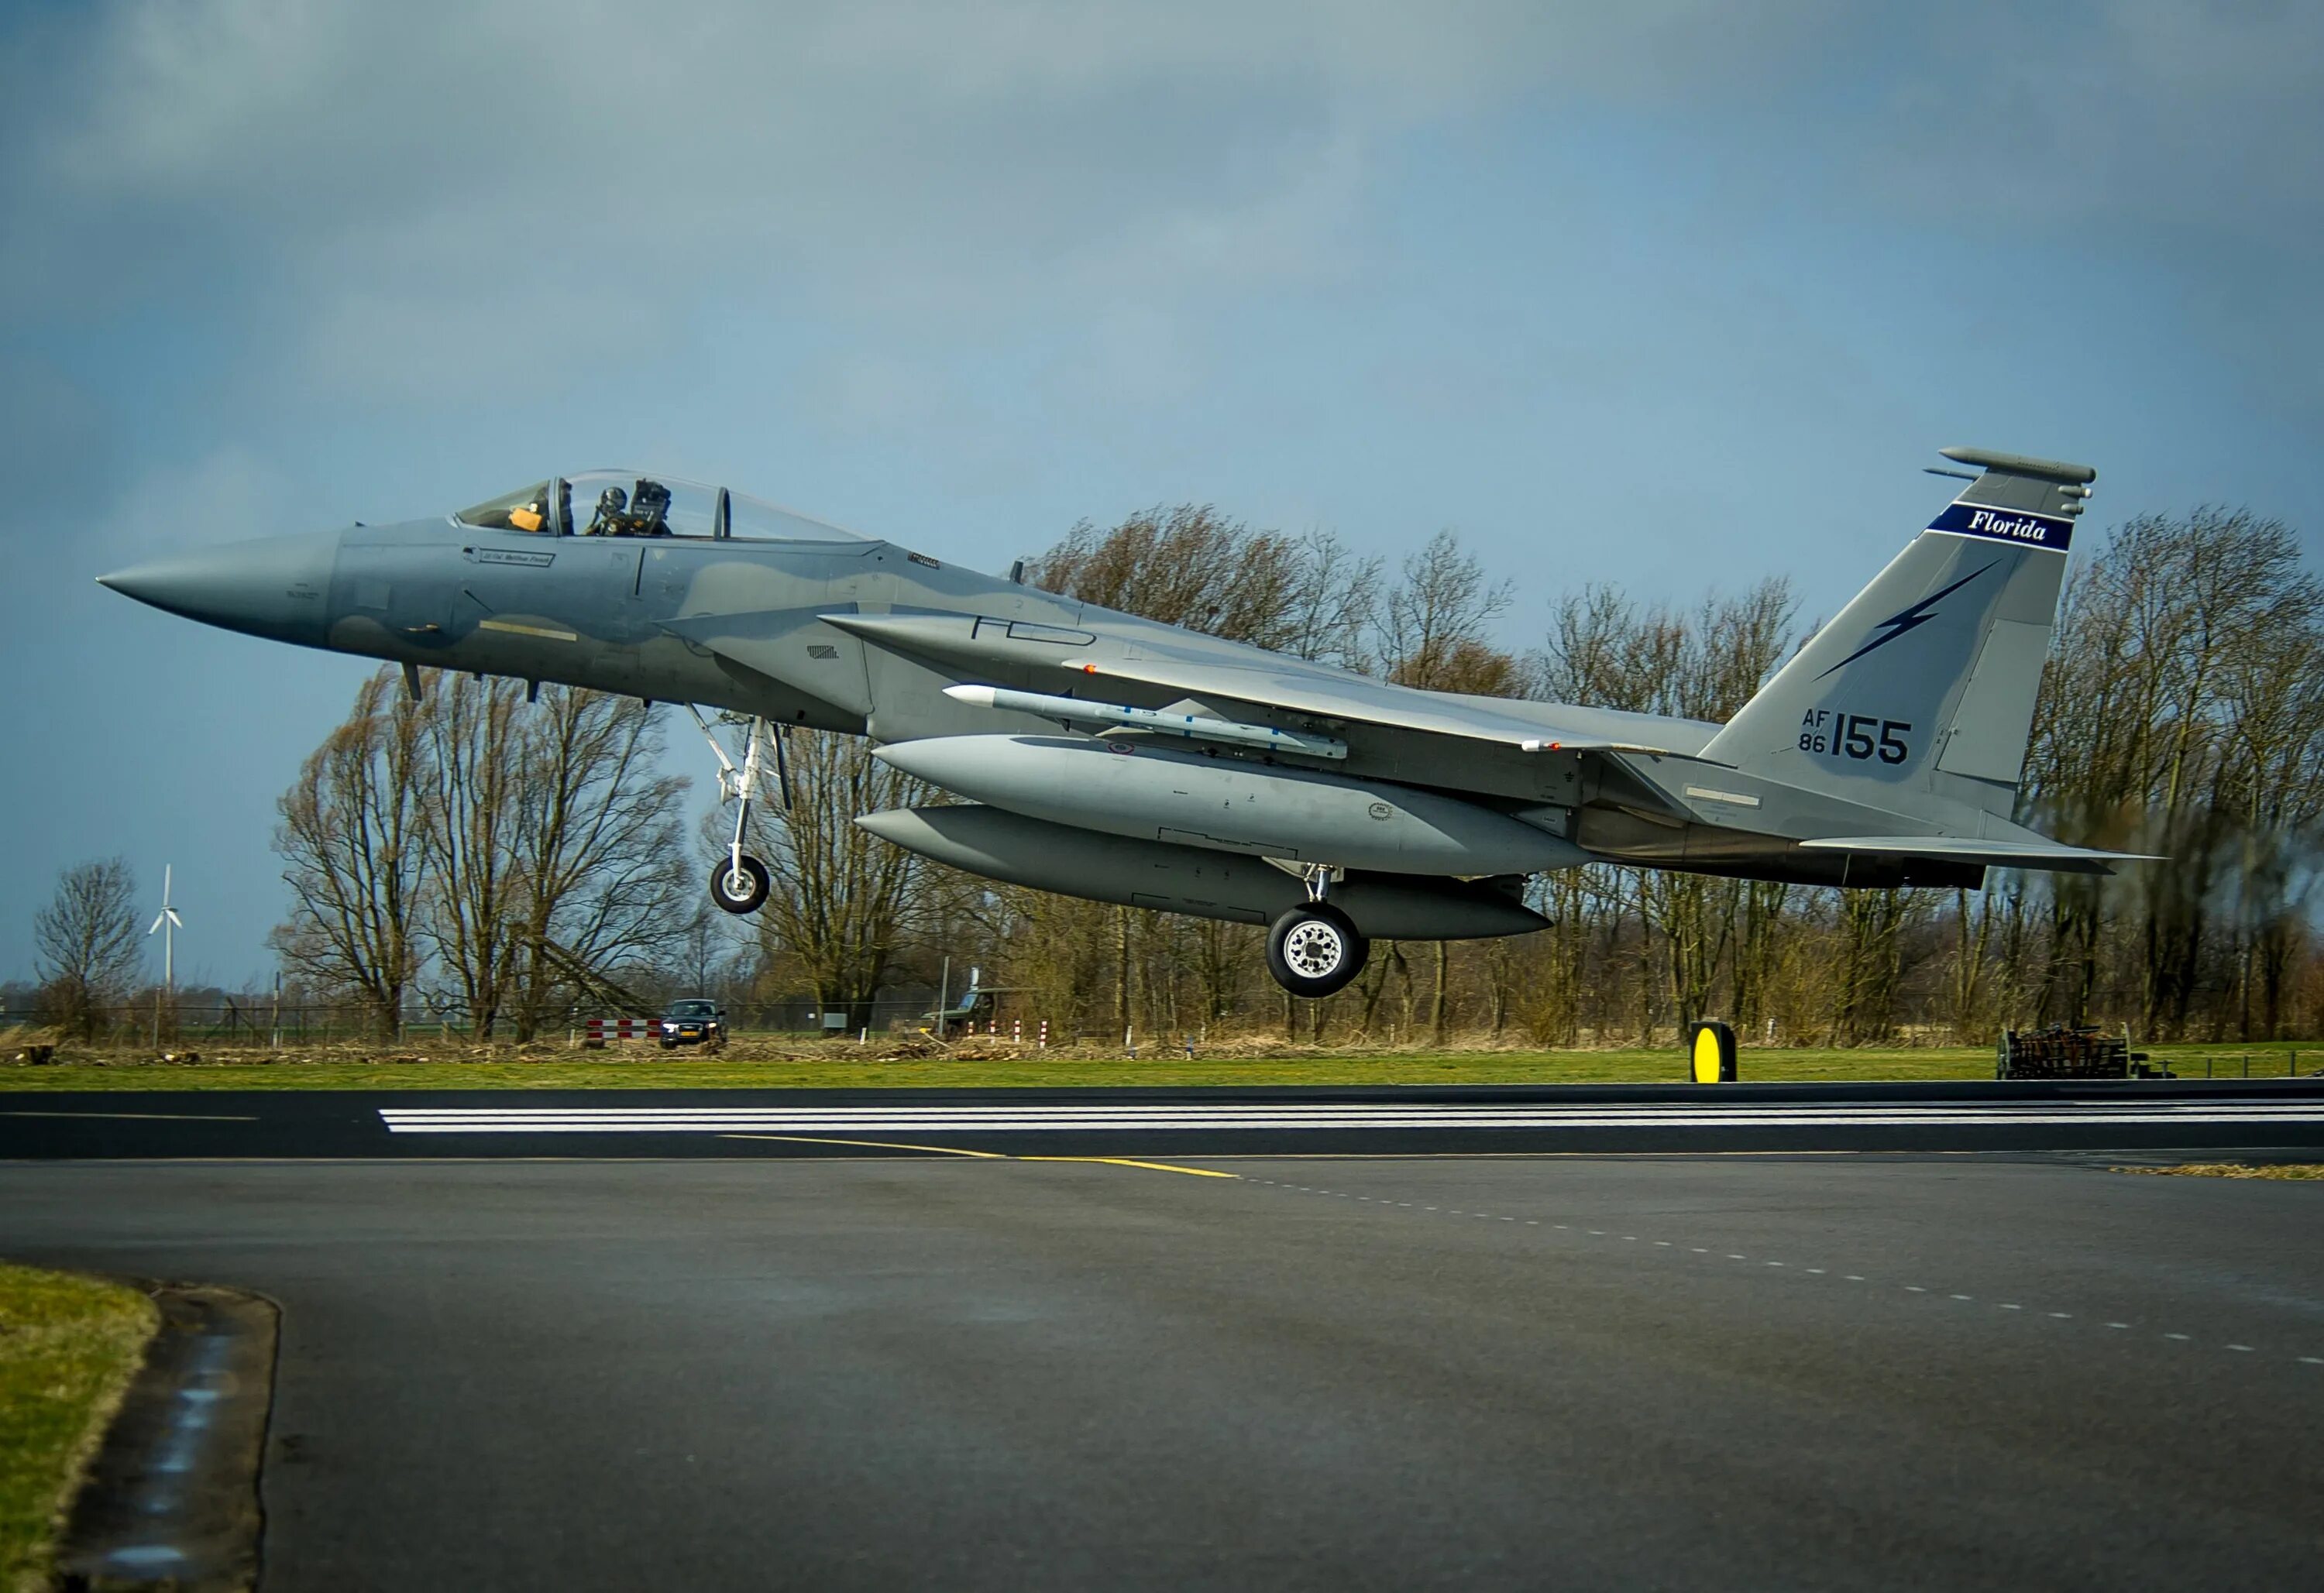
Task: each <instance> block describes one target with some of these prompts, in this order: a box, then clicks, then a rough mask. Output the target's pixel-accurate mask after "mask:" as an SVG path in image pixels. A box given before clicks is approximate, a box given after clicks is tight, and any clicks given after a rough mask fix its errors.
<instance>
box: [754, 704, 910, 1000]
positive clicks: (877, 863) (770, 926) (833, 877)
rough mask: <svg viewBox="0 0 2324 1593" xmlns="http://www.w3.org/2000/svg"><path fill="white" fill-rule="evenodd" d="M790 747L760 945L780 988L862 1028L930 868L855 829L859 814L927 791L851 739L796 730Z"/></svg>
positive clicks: (907, 803)
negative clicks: (809, 996) (840, 1012)
mask: <svg viewBox="0 0 2324 1593" xmlns="http://www.w3.org/2000/svg"><path fill="white" fill-rule="evenodd" d="M789 746H790V787H791V805H790V806H789V807H788V809H785V810H781V811H779V813H778V814H777V815H776V817H775V819H774V821H773V822H774V824H775V828H776V843H775V845H774V846H773V847H772V848H770V853H771V855H770V856H769V858H768V864H769V867H770V871H771V872H772V874H773V875H774V889H772V890H771V891H770V893H769V894H768V897H767V904H766V906H765V907H762V908H761V909H760V912H759V919H758V922H759V926H760V930H759V932H760V945H761V952H762V954H763V957H764V962H765V966H766V967H767V968H768V969H769V970H770V971H772V972H773V974H774V977H775V979H776V981H778V982H779V983H780V984H785V985H788V986H789V987H790V988H792V989H794V990H807V991H810V992H812V993H813V994H814V996H815V998H816V1003H817V1004H818V1005H819V1006H822V1007H825V1008H844V1010H845V1011H846V1012H847V1015H848V1022H849V1024H850V1026H851V1027H853V1026H861V1025H863V1024H867V1023H869V1022H870V1021H871V999H872V998H873V997H874V996H875V995H877V994H878V993H879V990H880V988H881V984H882V983H883V982H884V981H886V979H887V976H888V971H889V968H890V964H891V963H892V962H894V960H895V958H896V955H897V953H898V952H899V949H900V947H901V945H902V944H903V942H904V940H905V938H906V937H907V936H908V934H909V933H910V931H911V930H912V928H913V927H914V925H915V921H916V918H917V916H918V912H919V908H920V907H921V902H920V898H919V886H920V884H921V882H922V880H923V879H924V877H925V876H926V874H927V870H928V865H927V863H926V862H924V861H922V860H921V859H919V858H918V857H916V856H915V855H914V854H912V853H911V852H906V851H905V850H904V849H903V848H902V847H900V846H890V845H889V844H888V843H886V842H884V841H881V840H879V839H877V838H875V837H874V836H872V835H871V833H869V832H867V831H865V830H863V829H862V828H860V827H858V826H857V824H855V816H856V815H858V814H864V813H871V812H874V811H876V810H879V809H881V808H889V807H904V806H910V805H911V804H912V803H914V802H916V801H918V800H922V799H923V798H924V796H926V794H927V787H925V786H922V785H921V784H920V783H919V782H918V781H916V780H912V779H910V778H908V777H906V776H904V775H902V774H899V773H898V772H897V771H896V770H895V769H890V767H888V765H886V764H884V763H882V762H881V761H880V760H877V759H876V758H874V757H872V756H871V745H870V743H868V742H866V741H861V740H859V739H857V738H855V737H853V736H840V735H830V734H825V733H824V732H818V731H799V732H792V734H791V737H790V741H789Z"/></svg>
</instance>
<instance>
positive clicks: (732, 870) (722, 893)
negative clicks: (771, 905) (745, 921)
mask: <svg viewBox="0 0 2324 1593" xmlns="http://www.w3.org/2000/svg"><path fill="white" fill-rule="evenodd" d="M773 883H774V879H773V877H772V876H771V875H770V874H769V873H768V872H767V865H766V864H764V863H762V862H761V861H759V860H758V859H757V858H754V857H752V855H751V854H750V853H749V852H736V853H734V854H733V856H732V857H727V858H722V859H721V860H719V862H718V866H717V867H716V868H714V869H712V870H710V899H711V900H712V901H714V902H715V903H717V904H718V906H719V907H722V908H724V910H725V911H727V912H729V913H755V912H757V911H758V910H759V909H760V907H762V906H764V905H765V904H766V900H767V891H768V889H770V887H771V886H772V885H773Z"/></svg>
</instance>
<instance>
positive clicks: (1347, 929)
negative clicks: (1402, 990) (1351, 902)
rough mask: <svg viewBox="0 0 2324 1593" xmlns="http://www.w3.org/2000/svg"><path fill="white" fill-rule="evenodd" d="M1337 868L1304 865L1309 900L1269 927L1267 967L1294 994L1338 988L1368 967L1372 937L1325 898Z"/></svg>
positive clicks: (1316, 995)
mask: <svg viewBox="0 0 2324 1593" xmlns="http://www.w3.org/2000/svg"><path fill="white" fill-rule="evenodd" d="M1338 873H1339V870H1336V869H1333V868H1330V867H1327V866H1326V865H1323V864H1321V863H1314V864H1309V865H1307V866H1305V868H1303V869H1302V870H1300V877H1301V878H1302V879H1305V881H1306V884H1307V900H1306V901H1305V903H1303V904H1302V905H1300V906H1298V907H1293V908H1291V909H1289V910H1288V911H1286V913H1285V914H1284V915H1283V916H1281V917H1279V918H1277V920H1276V921H1275V924H1274V926H1273V927H1272V928H1270V929H1269V930H1268V933H1267V971H1268V972H1269V973H1272V974H1273V975H1275V982H1276V983H1277V984H1279V985H1281V986H1282V987H1283V988H1284V989H1285V990H1289V991H1290V992H1291V993H1292V994H1293V995H1295V996H1305V997H1308V998H1310V999H1322V998H1323V997H1325V996H1329V995H1333V994H1336V993H1337V992H1338V991H1340V990H1344V989H1346V988H1347V986H1348V983H1349V981H1351V980H1353V979H1354V978H1355V977H1356V975H1358V974H1359V973H1361V972H1362V971H1364V963H1365V962H1366V961H1367V960H1369V958H1370V956H1371V951H1372V943H1371V942H1370V941H1369V940H1367V939H1365V938H1364V937H1363V935H1360V934H1359V933H1358V932H1357V930H1356V923H1355V920H1354V919H1352V918H1351V917H1349V916H1347V915H1346V914H1345V913H1343V912H1342V911H1340V909H1339V908H1337V907H1333V905H1332V904H1331V903H1330V902H1328V901H1326V900H1325V899H1324V892H1325V891H1326V890H1328V889H1330V886H1331V883H1332V880H1333V878H1334V877H1335V876H1337V874H1338Z"/></svg>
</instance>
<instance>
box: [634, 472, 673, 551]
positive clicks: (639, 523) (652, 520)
mask: <svg viewBox="0 0 2324 1593" xmlns="http://www.w3.org/2000/svg"><path fill="white" fill-rule="evenodd" d="M630 510H631V514H630V534H631V535H632V536H633V537H667V536H669V535H671V534H672V533H671V531H670V529H669V488H668V487H666V486H664V485H662V484H661V483H659V482H658V481H645V480H641V481H640V482H639V483H638V490H637V491H636V492H634V493H632V494H630Z"/></svg>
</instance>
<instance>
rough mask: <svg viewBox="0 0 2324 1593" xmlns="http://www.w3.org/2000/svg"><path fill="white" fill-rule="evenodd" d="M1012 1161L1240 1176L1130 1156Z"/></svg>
mask: <svg viewBox="0 0 2324 1593" xmlns="http://www.w3.org/2000/svg"><path fill="white" fill-rule="evenodd" d="M1009 1159H1010V1161H1012V1162H1097V1163H1101V1164H1102V1165H1105V1166H1108V1167H1144V1168H1146V1169H1148V1171H1149V1172H1154V1173H1184V1174H1185V1175H1186V1176H1187V1177H1189V1178H1240V1177H1241V1176H1242V1174H1240V1173H1222V1172H1220V1171H1218V1170H1217V1169H1216V1168H1214V1167H1178V1166H1173V1165H1171V1164H1170V1163H1168V1162H1141V1161H1138V1160H1136V1159H1134V1158H1133V1157H1130V1156H1011V1157H1010V1158H1009Z"/></svg>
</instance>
